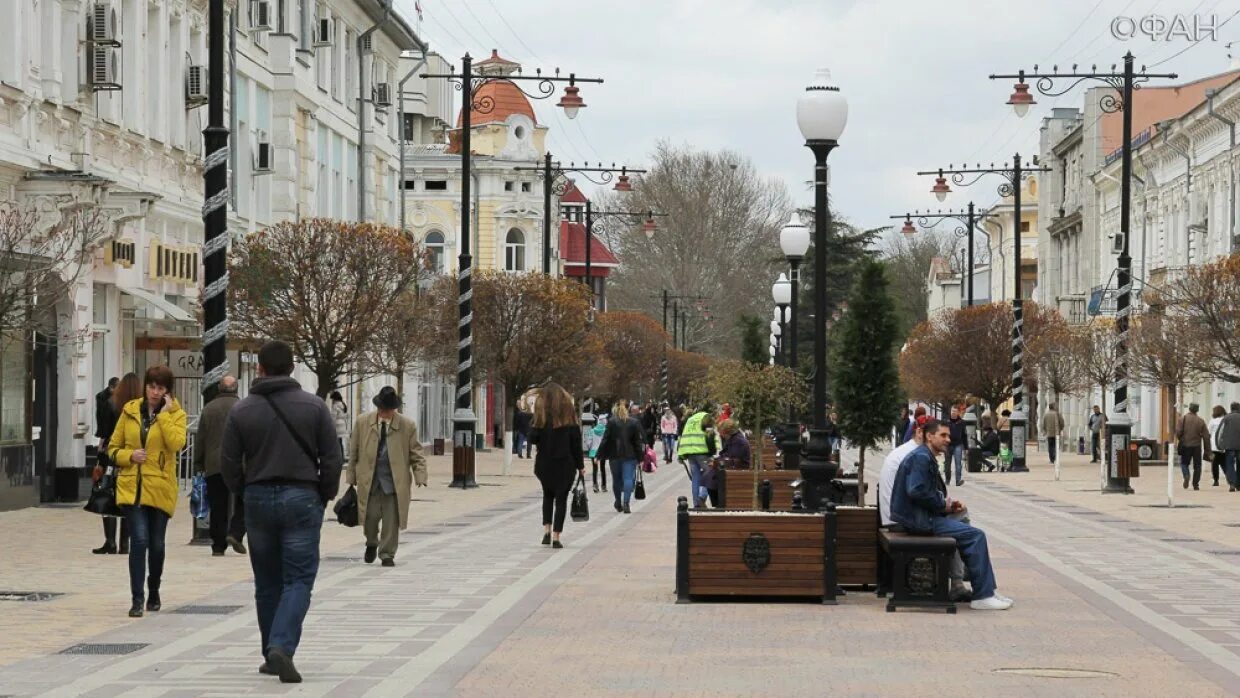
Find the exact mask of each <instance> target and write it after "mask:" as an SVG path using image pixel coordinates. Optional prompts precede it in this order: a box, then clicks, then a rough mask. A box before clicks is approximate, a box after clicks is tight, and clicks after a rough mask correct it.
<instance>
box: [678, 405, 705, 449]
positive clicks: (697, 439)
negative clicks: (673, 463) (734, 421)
mask: <svg viewBox="0 0 1240 698" xmlns="http://www.w3.org/2000/svg"><path fill="white" fill-rule="evenodd" d="M703 419H706V413H705V412H698V413H697V414H694V415H693V416H692V417H690V418H689V421H687V422H685V431H684V433H683V434H681V435H680V444H679V445H678V446H677V447H676V454H677V455H680V456H704V455H706V454H708V453H710V449H708V448H706V432H705V431H704V430H703V429H702V420H703Z"/></svg>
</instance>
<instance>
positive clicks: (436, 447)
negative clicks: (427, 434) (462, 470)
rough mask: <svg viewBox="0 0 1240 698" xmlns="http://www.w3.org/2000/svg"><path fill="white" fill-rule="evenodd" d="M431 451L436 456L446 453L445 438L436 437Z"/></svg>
mask: <svg viewBox="0 0 1240 698" xmlns="http://www.w3.org/2000/svg"><path fill="white" fill-rule="evenodd" d="M431 453H432V454H434V455H436V456H442V455H443V453H444V440H443V439H435V442H434V444H433V445H432V446H431Z"/></svg>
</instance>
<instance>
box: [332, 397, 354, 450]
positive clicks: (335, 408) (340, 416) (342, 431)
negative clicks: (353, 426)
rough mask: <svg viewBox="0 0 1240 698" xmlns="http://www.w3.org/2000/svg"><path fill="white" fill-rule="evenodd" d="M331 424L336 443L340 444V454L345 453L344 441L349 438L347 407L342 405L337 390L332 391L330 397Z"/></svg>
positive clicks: (341, 399) (342, 398)
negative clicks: (333, 426) (332, 424)
mask: <svg viewBox="0 0 1240 698" xmlns="http://www.w3.org/2000/svg"><path fill="white" fill-rule="evenodd" d="M330 400H331V411H332V423H334V424H335V425H336V441H337V442H338V443H339V444H340V452H341V453H342V454H343V453H346V452H347V451H346V449H345V442H344V440H345V439H346V438H347V437H348V436H349V406H348V405H346V404H344V397H343V396H342V395H341V394H340V391H339V390H333V391H332V394H331V396H330Z"/></svg>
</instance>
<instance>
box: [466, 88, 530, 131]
mask: <svg viewBox="0 0 1240 698" xmlns="http://www.w3.org/2000/svg"><path fill="white" fill-rule="evenodd" d="M474 104H476V105H481V106H482V108H483V111H479V110H477V109H474V110H473V113H472V114H470V117H469V118H470V121H471V122H473V125H474V126H480V125H482V124H490V123H495V122H497V121H498V122H503V121H507V120H508V117H510V116H512V115H513V114H523V115H525V116H527V117H529V119H530V121H533V122H534V123H535V124H537V123H538V118H537V117H535V116H534V107H532V106H530V100H529V99H528V98H526V96H525V94H524V93H523V92H521V89H520V88H519V87H517V86H516V85H515V84H513V83H512V82H510V81H508V80H492V81H490V82H487V83H485V84H483V86H482V87H479V88H478V91H477V92H475V93H474ZM487 108H490V111H486V109H487ZM484 112H485V113H484ZM456 127H457V128H460V127H461V113H460V112H457V115H456Z"/></svg>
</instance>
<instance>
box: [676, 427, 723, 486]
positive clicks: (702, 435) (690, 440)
mask: <svg viewBox="0 0 1240 698" xmlns="http://www.w3.org/2000/svg"><path fill="white" fill-rule="evenodd" d="M710 414H711V412H710V405H703V406H702V409H700V410H698V411H697V412H694V413H693V414H692V415H691V416H690V417H689V418H688V419H686V420H685V421H684V428H683V430H682V432H681V434H680V444H679V446H678V447H677V449H676V457H677V458H678V459H679V460H680V461H681V462H682V463H687V466H686V469H687V470H688V471H689V487H690V492H691V495H692V497H693V506H694V507H703V506H706V498H707V497H708V496H709V493H708V492H707V491H706V487H704V486H703V485H702V476H703V475H704V474H705V473H706V468H707V467H708V466H709V463H710V457H711V456H713V455H714V451H712V450H711V448H710V444H709V443H708V442H707V438H706V432H707V430H709V429H711V427H712V426H713V425H714V423H713V420H712V418H711V416H710Z"/></svg>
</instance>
